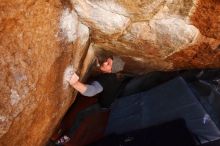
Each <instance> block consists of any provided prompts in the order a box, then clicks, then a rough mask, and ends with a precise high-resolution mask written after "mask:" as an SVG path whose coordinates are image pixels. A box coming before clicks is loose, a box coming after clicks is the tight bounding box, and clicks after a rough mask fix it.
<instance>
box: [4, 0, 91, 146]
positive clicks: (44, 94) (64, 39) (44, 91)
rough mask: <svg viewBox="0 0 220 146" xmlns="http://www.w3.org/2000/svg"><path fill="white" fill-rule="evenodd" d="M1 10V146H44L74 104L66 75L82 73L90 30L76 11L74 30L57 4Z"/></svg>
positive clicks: (8, 4)
mask: <svg viewBox="0 0 220 146" xmlns="http://www.w3.org/2000/svg"><path fill="white" fill-rule="evenodd" d="M0 11H1V12H0V30H1V31H0V50H1V51H0V68H1V71H0V89H1V90H0V95H1V101H0V145H2V146H6V145H7V146H14V145H22V146H30V145H44V144H45V143H46V142H47V140H48V138H49V137H50V135H51V134H52V132H53V130H54V128H55V126H56V125H57V124H58V122H59V120H60V119H61V117H62V116H63V115H64V113H65V112H66V110H67V109H68V107H69V105H70V104H71V102H73V99H72V96H71V95H72V89H71V88H69V87H68V86H67V87H65V86H66V85H65V84H64V83H63V78H64V72H65V70H66V68H67V67H68V66H73V67H74V68H75V70H80V68H81V66H82V62H83V58H84V57H85V55H86V52H87V47H88V39H89V30H88V27H86V26H85V25H83V24H81V23H80V22H78V17H77V15H76V14H75V15H74V13H75V12H72V13H73V15H69V16H70V18H71V19H72V20H71V21H70V22H74V23H75V24H72V25H71V26H70V28H71V30H69V29H68V28H69V27H68V25H69V22H65V21H66V19H62V18H63V17H62V16H63V14H64V12H65V14H66V15H67V16H68V13H69V10H67V9H63V6H62V4H61V3H60V1H58V0H57V1H49V2H47V1H44V0H39V1H32V0H29V1H25V0H24V1H23V0H20V1H10V0H9V1H8V0H5V1H4V0H3V1H1V3H0ZM67 21H69V18H68V20H67ZM62 24H67V26H65V25H62ZM70 24H71V23H70ZM63 28H67V29H63ZM72 28H74V29H72ZM65 31H67V32H65Z"/></svg>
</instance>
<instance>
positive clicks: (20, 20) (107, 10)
mask: <svg viewBox="0 0 220 146" xmlns="http://www.w3.org/2000/svg"><path fill="white" fill-rule="evenodd" d="M0 8H1V9H0V11H1V13H0V68H1V71H0V89H1V90H0V96H1V100H0V145H4V146H5V145H7V146H14V145H22V146H25V145H27V146H30V145H44V144H45V143H46V142H47V140H48V138H49V137H50V135H51V134H52V132H53V130H54V129H55V127H56V125H57V124H58V122H59V120H60V119H61V118H62V116H63V115H64V113H65V112H66V110H67V109H68V107H69V106H70V104H71V103H72V102H73V101H74V99H73V98H74V97H73V98H72V91H73V90H72V89H71V88H70V87H69V85H68V82H67V81H66V76H67V75H68V74H69V73H70V72H71V71H73V70H75V71H77V73H78V74H80V76H81V78H82V77H83V76H84V75H85V74H86V72H87V69H88V66H89V65H90V63H91V62H92V61H93V58H94V55H95V53H96V52H97V51H100V50H101V51H110V52H112V53H115V54H117V55H119V56H121V57H122V58H123V59H124V60H125V61H126V68H125V71H126V72H130V73H137V74H141V73H145V72H149V71H153V70H176V69H186V68H212V67H213V68H219V67H220V17H219V16H220V1H219V0H206V1H203V0H146V1H127V0H69V1H68V0H62V1H59V0H54V1H44V0H39V1H34V0H29V1H26V0H20V1H14V0H3V1H1V3H0ZM90 44H91V45H90ZM89 46H90V47H89ZM74 95H76V93H75V92H74Z"/></svg>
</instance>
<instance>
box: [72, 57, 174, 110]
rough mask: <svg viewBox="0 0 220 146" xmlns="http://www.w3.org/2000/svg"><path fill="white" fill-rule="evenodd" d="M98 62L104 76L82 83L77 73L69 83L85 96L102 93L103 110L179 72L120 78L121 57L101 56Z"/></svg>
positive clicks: (100, 102) (122, 67)
mask: <svg viewBox="0 0 220 146" xmlns="http://www.w3.org/2000/svg"><path fill="white" fill-rule="evenodd" d="M97 62H98V63H97V66H98V67H99V69H100V71H101V72H102V74H100V75H98V76H97V77H96V78H95V79H94V80H93V81H92V82H91V83H90V84H84V83H82V82H80V81H79V77H78V75H77V74H75V73H74V74H73V76H72V77H71V79H70V80H69V83H70V85H71V86H72V87H73V88H75V89H76V90H77V91H79V92H80V93H81V94H82V95H84V96H88V97H92V96H95V95H97V94H99V93H101V96H100V98H99V99H98V103H99V104H100V106H101V107H102V108H109V107H110V106H111V104H112V103H113V102H114V100H115V99H116V98H118V97H122V96H123V97H124V96H128V95H132V94H135V93H138V92H141V91H144V90H147V89H149V88H151V87H153V86H155V85H157V84H159V83H161V82H164V81H167V80H169V79H171V78H172V77H174V76H176V75H177V72H169V73H168V72H152V73H149V74H145V75H139V76H135V77H131V76H126V77H121V78H119V77H118V76H117V73H119V72H120V71H122V70H123V69H124V65H125V62H124V61H123V60H122V59H121V58H120V57H118V56H113V55H100V56H98V57H97Z"/></svg>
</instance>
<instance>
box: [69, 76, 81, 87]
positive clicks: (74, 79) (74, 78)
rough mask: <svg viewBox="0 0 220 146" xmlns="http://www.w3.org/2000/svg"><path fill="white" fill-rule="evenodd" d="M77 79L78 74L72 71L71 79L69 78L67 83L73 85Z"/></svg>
mask: <svg viewBox="0 0 220 146" xmlns="http://www.w3.org/2000/svg"><path fill="white" fill-rule="evenodd" d="M78 81H79V76H78V75H77V74H76V73H74V74H73V75H72V77H71V79H70V80H69V83H70V85H74V84H75V83H76V82H78Z"/></svg>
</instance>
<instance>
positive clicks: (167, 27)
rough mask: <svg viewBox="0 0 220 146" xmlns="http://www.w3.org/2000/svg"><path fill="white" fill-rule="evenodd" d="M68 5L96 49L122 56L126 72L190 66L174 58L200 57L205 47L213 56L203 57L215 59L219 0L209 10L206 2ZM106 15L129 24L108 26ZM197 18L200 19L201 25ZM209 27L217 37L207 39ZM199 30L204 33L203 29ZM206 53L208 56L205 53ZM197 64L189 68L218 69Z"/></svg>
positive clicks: (116, 0) (120, 0)
mask: <svg viewBox="0 0 220 146" xmlns="http://www.w3.org/2000/svg"><path fill="white" fill-rule="evenodd" d="M71 2H72V4H73V7H74V8H75V10H76V12H77V14H78V15H79V18H80V20H81V21H82V23H85V24H86V25H88V26H89V27H90V28H91V29H92V30H93V31H92V35H91V37H92V40H93V41H94V43H95V48H96V49H97V50H100V49H101V50H106V51H110V52H113V53H116V54H118V55H120V56H121V57H123V58H124V59H125V60H127V64H126V71H127V72H131V73H144V72H147V71H152V70H173V69H179V68H188V67H190V65H186V63H185V65H183V64H182V65H178V64H177V61H176V58H177V56H179V55H178V54H181V52H182V53H183V54H185V53H184V52H185V51H186V52H188V51H189V50H193V51H195V52H200V49H201V50H203V51H202V52H204V50H205V49H204V47H205V46H206V47H205V48H212V49H209V51H211V53H209V54H207V55H208V56H210V57H209V58H218V51H216V48H217V46H218V45H219V43H220V42H219V39H218V37H216V36H217V35H218V32H219V25H217V24H219V17H218V15H217V14H219V9H218V8H219V2H217V0H209V2H208V4H207V6H206V2H203V1H200V0H175V1H174V0H148V1H125V0H110V1H109V0H103V1H100V0H84V1H77V0H72V1H71ZM98 9H101V10H102V11H98ZM206 9H207V12H206ZM213 9H214V12H215V13H216V14H214V12H213V11H212V10H213ZM83 10H84V11H83ZM95 12H97V13H98V14H96V13H95ZM94 13H95V14H96V15H94ZM109 13H114V14H117V16H118V15H119V16H121V17H125V18H127V19H128V20H130V21H129V24H126V25H124V24H123V27H119V25H112V24H115V21H116V20H117V19H116V17H115V18H114V16H111V17H112V20H110V19H109V16H110V15H109ZM209 15H212V17H211V22H208V21H209V20H210V19H209ZM200 17H201V18H202V20H199V19H200ZM197 20H198V21H197ZM106 21H107V22H106ZM120 22H126V21H120ZM207 23H210V24H212V25H209V27H211V28H209V29H213V31H211V32H214V30H215V31H216V32H217V34H212V35H210V33H211V32H208V31H207V29H208V28H207V27H208V25H207ZM120 24H122V23H120ZM203 26H204V27H205V28H202V27H203ZM108 27H111V29H108ZM118 28H121V29H118ZM113 30H115V31H113ZM117 30H119V31H117ZM106 31H107V32H106ZM109 32H114V33H109ZM201 32H202V33H201ZM205 32H207V33H206V34H205ZM201 38H202V39H201ZM204 44H206V45H205V46H204ZM195 48H197V49H195ZM206 53H207V51H205V52H204V54H206ZM178 58H179V57H178ZM181 60H182V59H181ZM185 60H187V58H185ZM199 60H200V61H201V62H200V65H199V64H198V65H192V64H191V67H194V68H204V67H209V68H210V67H219V66H220V64H219V62H218V61H217V62H216V60H215V61H214V60H206V59H199ZM217 60H218V59H217ZM210 61H211V62H210ZM213 61H214V62H213ZM201 64H203V65H201ZM135 66H136V68H135V69H134V68H133V67H135Z"/></svg>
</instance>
